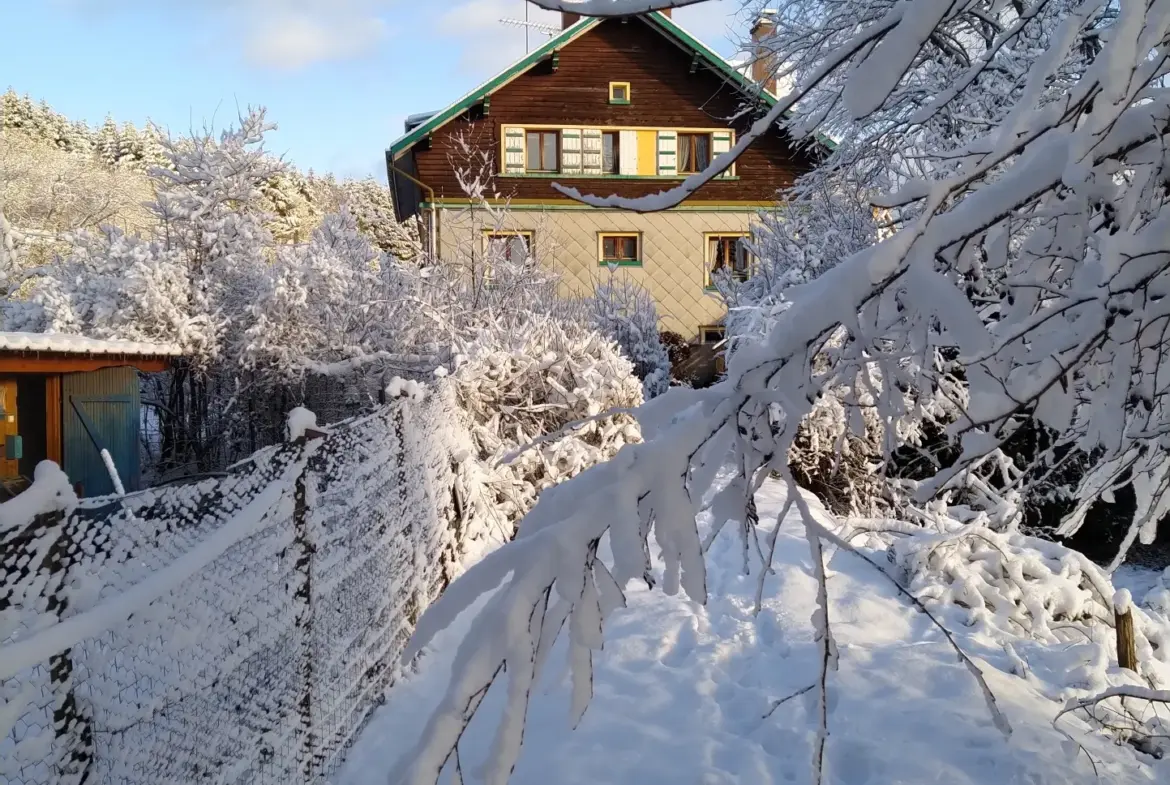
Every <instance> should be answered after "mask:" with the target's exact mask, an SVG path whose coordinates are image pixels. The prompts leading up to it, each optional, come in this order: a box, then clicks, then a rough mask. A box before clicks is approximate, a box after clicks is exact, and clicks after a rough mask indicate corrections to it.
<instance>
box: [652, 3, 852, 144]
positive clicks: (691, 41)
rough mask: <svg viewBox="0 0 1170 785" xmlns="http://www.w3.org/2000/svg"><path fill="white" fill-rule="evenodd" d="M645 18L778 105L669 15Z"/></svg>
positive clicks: (827, 140) (820, 139) (733, 79)
mask: <svg viewBox="0 0 1170 785" xmlns="http://www.w3.org/2000/svg"><path fill="white" fill-rule="evenodd" d="M645 18H646V19H647V20H648V21H649V22H650V23H651V24H653V25H656V26H657V27H658V28H660V29H662V30H664V31H666V32H667V33H669V34H670V35H672V36H674V37H675V38H677V39H678V41H679V42H680V43H682V44H684V45H685V46H686V47H687V48H688V49H690V50H691V51H692V52H693V53H696V54H698V55H699V56H700V57H701V58H702V59H703V60H705V61H707V63H708V64H710V65H711V66H712V67H713V68H714V69H715V70H716V71H718V72H719V73H720V74H722V75H723V76H724V77H726V78H727V79H728V80H729V81H731V82H732V83H733V84H735V85H736V86H738V87H740V88H741V89H743V90H744V91H745V92H748V93H749V94H756V95H759V96H760V98H761V99H763V101H764V104H765V105H767V107H768V108H769V109H770V108H772V107H773V106H775V105H776V102H777V101H778V100H779V99H778V98H776V96H774V95H772V94H771V93H769V92H768V91H767V90H759V89H757V88H758V85H757V84H756V83H755V82H753V81H752V80H751V79H749V78H748V77H746V76H744V75H743V74H741V73H740V72H739V71H737V70H736V69H735V68H734V67H732V65H731V63H729V62H727V61H726V60H724V59H723V58H722V57H720V56H719V54H718V53H716V52H715V51H714V50H713V49H711V48H710V47H708V46H707V45H706V44H704V43H703V42H702V41H699V40H698V39H696V38H693V37H691V35H690V34H689V33H687V32H686V31H685V30H683V29H682V28H681V27H679V26H678V25H677V24H675V23H674V21H673V20H672V19H671V18H670V17H669V16H665V15H663V14H662V13H661V12H660V11H654V12H653V13H649V14H646V15H645ZM784 116H785V117H791V116H792V110H789V111H787V112H785V113H784ZM816 140H817V141H818V142H820V143H821V144H822V145H824V146H825V147H827V148H828V149H829V150H836V149H837V143H836V142H834V141H833V140H832V139H830V138H829V137H827V136H825V135H824V134H817V135H816Z"/></svg>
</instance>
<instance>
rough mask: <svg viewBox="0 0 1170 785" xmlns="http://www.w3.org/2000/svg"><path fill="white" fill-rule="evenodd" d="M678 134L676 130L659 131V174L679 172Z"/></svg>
mask: <svg viewBox="0 0 1170 785" xmlns="http://www.w3.org/2000/svg"><path fill="white" fill-rule="evenodd" d="M676 158H678V134H677V133H675V132H674V131H659V132H658V174H659V175H663V176H667V177H669V176H672V175H674V174H677V173H678V164H677V162H676V160H675V159H676Z"/></svg>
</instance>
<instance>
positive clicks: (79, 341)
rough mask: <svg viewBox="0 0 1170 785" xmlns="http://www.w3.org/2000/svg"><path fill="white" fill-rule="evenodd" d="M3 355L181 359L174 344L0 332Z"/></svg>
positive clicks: (180, 353)
mask: <svg viewBox="0 0 1170 785" xmlns="http://www.w3.org/2000/svg"><path fill="white" fill-rule="evenodd" d="M0 352H58V353H61V354H90V355H122V356H128V357H131V356H132V357H179V356H180V355H182V354H183V352H182V350H180V349H179V347H178V346H175V345H174V344H164V343H144V342H141V341H114V340H104V339H100V338H86V337H85V336H83V335H65V334H63V333H6V332H0Z"/></svg>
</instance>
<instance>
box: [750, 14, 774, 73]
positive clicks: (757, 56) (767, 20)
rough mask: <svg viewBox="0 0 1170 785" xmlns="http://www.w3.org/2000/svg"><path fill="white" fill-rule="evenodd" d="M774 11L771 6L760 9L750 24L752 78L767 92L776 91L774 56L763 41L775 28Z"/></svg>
mask: <svg viewBox="0 0 1170 785" xmlns="http://www.w3.org/2000/svg"><path fill="white" fill-rule="evenodd" d="M775 16H776V12H775V11H774V10H772V9H771V8H765V9H764V10H763V11H760V16H759V18H757V19H756V23H755V24H754V25H752V41H753V42H754V43H755V50H754V51H753V52H752V80H753V81H755V82H756V83H757V84H760V85H762V86H763V88H764V89H765V90H767V91H768V92H769V93H775V92H776V77H775V75H774V71H775V66H776V63H775V59H776V58H775V56H774V55H773V53H772V51H771V49H770V48H769V47H768V45H767V44H766V43H765V42H766V41H767V39H768V38H770V37H771V35H772V32H773V31H774V30H775V29H776V23H775V22H774V21H773V17H775Z"/></svg>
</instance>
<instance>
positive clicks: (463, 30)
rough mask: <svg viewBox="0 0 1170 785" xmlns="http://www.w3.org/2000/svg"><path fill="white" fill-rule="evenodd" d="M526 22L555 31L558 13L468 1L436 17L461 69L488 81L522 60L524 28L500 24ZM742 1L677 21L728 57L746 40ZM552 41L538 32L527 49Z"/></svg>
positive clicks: (714, 1) (714, 3)
mask: <svg viewBox="0 0 1170 785" xmlns="http://www.w3.org/2000/svg"><path fill="white" fill-rule="evenodd" d="M525 6H528V9H527V12H528V19H529V21H531V22H536V23H539V24H543V25H548V26H551V27H553V28H555V29H557V30H559V29H560V26H561V17H560V14H559V13H557V12H553V11H545V10H543V9H540V8H537V7H536V6H534V5H532V4H531V3H528V2H526V0H464V2H459V3H457V4H456V5H454V6H453V7H451V8H449V9H448V10H447V11H445V12H443V13H442V14H441V15H440V16H439V18H438V31H439V33H440V34H442V35H443V36H444V37H447V38H450V39H454V41H455V42H456V44H457V46H458V47H459V48H458V51H459V67H460V68H462V69H463V70H465V71H468V72H470V73H473V74H475V76H476V78H483V79H486V78H488V77H489V76H491V75H492V74H495V73H498V72H499V71H501V70H503V69H504V68H506V67H507V66H508V65H509V64H511V63H513V62H515V61H516V60H518V59H519V58H520V57H522V56H523V55H524V51H525V49H524V29H523V28H522V27H517V26H512V25H505V24H502V23H501V22H500V21H499V20H500V19H516V20H522V19H524V14H525ZM742 12H743V0H708V2H705V3H698V4H695V5H691V6H687V7H685V8H676V9H674V12H673V18H674V19H675V20H676V21H677V22H678V23H679V24H681V25H682V26H683V27H685V28H687V30H689V31H690V32H692V33H694V34H695V35H696V36H698V37H699V38H700V39H701V40H702V41H703V42H704V43H706V44H707V45H708V46H711V47H712V48H714V49H715V50H716V51H718V52H720V53H721V54H724V55H730V54H734V53H735V51H736V49H737V46H736V44H737V43H738V42H739V40H740V38H741V37H744V36H746V31H745V25H744V24H743V22H742V20H741V19H740V18H739V17H741V16H742V15H743V13H742ZM547 40H548V36H547V35H545V34H544V33H542V32H539V31H537V30H532V29H530V30H529V32H528V45H529V49H534V48H536V47H538V46H540V45H541V44H543V43H544V42H545V41H547Z"/></svg>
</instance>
